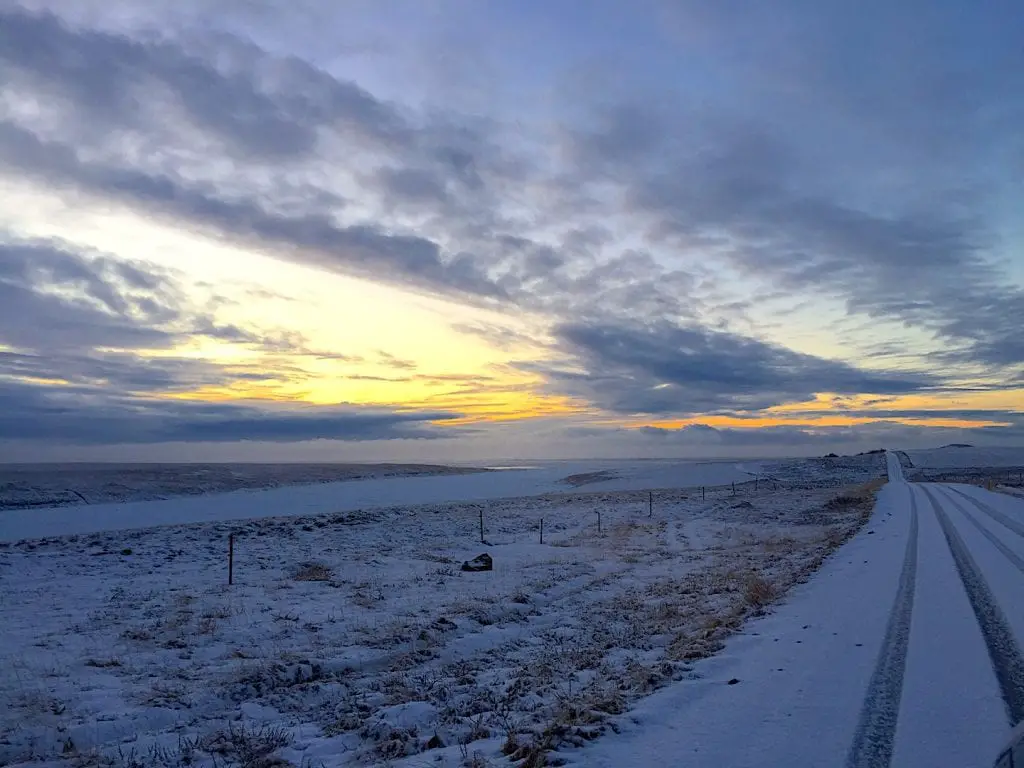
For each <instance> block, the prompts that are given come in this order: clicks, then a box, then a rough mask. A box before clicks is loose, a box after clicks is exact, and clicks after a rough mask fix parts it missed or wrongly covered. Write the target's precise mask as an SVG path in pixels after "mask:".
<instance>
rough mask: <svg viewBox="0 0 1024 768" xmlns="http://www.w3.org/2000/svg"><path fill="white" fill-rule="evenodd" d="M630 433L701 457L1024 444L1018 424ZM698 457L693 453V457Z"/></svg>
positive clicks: (890, 424) (707, 428)
mask: <svg viewBox="0 0 1024 768" xmlns="http://www.w3.org/2000/svg"><path fill="white" fill-rule="evenodd" d="M629 431H630V432H631V433H633V434H635V435H637V436H639V437H641V438H644V439H647V440H650V441H654V442H655V443H658V444H661V445H662V446H665V447H677V448H693V449H695V450H698V451H703V452H704V454H703V455H705V456H707V455H715V451H716V450H720V451H721V452H722V453H721V455H747V456H763V455H766V450H767V451H768V452H769V453H770V454H771V455H785V454H787V453H789V454H790V455H801V454H803V455H806V454H807V453H809V452H825V451H832V450H838V451H860V450H865V449H875V448H884V447H887V446H901V447H907V448H909V447H938V446H940V445H943V444H946V443H950V442H971V443H973V442H978V443H982V444H1002V445H1006V446H1013V445H1018V444H1019V441H1020V440H1021V439H1024V425H1022V424H1021V423H1017V424H1014V425H1013V426H1012V427H1008V428H1007V427H967V428H958V427H921V426H915V425H908V424H900V423H896V422H891V421H877V422H872V423H868V424H858V425H856V426H837V427H801V426H786V425H783V426H771V427H758V428H756V429H737V428H721V427H712V426H709V425H707V424H691V425H688V426H685V427H681V428H679V429H662V428H659V427H641V428H639V429H636V430H629ZM698 455H699V454H698Z"/></svg>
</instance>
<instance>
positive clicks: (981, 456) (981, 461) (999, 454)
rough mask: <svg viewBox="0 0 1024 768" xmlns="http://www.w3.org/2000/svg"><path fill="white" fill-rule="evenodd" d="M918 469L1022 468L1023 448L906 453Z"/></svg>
mask: <svg viewBox="0 0 1024 768" xmlns="http://www.w3.org/2000/svg"><path fill="white" fill-rule="evenodd" d="M906 454H907V455H908V456H909V457H910V459H911V461H913V463H914V466H915V467H917V468H920V469H963V468H968V467H1019V466H1024V448H985V447H970V448H957V447H950V446H947V447H944V448H933V449H929V450H918V451H907V452H906Z"/></svg>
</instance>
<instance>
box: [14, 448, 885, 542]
mask: <svg viewBox="0 0 1024 768" xmlns="http://www.w3.org/2000/svg"><path fill="white" fill-rule="evenodd" d="M876 466H877V462H876ZM595 469H596V470H597V471H595ZM763 471H764V468H763V467H762V466H761V464H758V463H750V462H743V463H737V462H686V461H633V462H621V463H618V464H611V463H609V462H549V463H546V464H541V465H539V466H536V467H533V468H530V469H515V470H505V471H497V472H475V473H470V474H455V475H445V476H417V477H403V476H398V477H386V478H369V479H363V480H354V481H345V482H336V483H321V484H318V485H300V486H292V487H284V488H271V489H269V490H243V491H236V492H232V493H220V494H207V495H201V496H200V495H193V496H183V497H179V498H172V499H167V500H160V501H135V502H128V503H120V504H90V505H88V506H76V507H63V508H22V509H9V510H5V511H0V541H12V540H18V539H27V538H41V537H45V536H56V535H61V534H70V533H91V532H95V531H110V530H124V529H129V528H144V527H152V526H156V525H173V524H180V523H200V522H213V521H218V520H238V519H253V518H260V517H279V516H285V515H312V514H327V513H334V512H344V511H352V510H358V509H370V508H375V507H389V506H396V505H409V504H424V503H441V502H457V501H479V500H484V499H500V498H510V497H519V496H528V495H538V494H543V493H552V492H558V491H564V490H567V489H570V488H573V487H580V488H586V489H587V490H606V491H626V490H643V489H648V488H655V489H657V488H685V487H692V486H701V485H706V486H714V485H719V484H731V483H733V482H735V483H738V484H740V485H742V484H743V483H746V482H752V481H751V478H753V477H756V476H757V474H758V472H763ZM863 474H864V472H863V468H862V467H861V466H860V465H859V464H856V465H851V466H850V467H849V468H846V467H845V466H838V467H833V468H832V469H831V474H829V477H830V478H832V479H831V480H829V482H832V483H833V484H835V483H838V482H840V481H841V480H842V479H845V478H848V477H859V476H861V475H863ZM595 475H597V477H595ZM580 476H583V482H582V483H580V482H568V479H569V478H574V477H575V478H579V477H580ZM816 476H817V475H816ZM776 485H777V484H776Z"/></svg>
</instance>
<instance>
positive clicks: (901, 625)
mask: <svg viewBox="0 0 1024 768" xmlns="http://www.w3.org/2000/svg"><path fill="white" fill-rule="evenodd" d="M907 490H908V491H909V492H910V534H909V536H908V538H907V551H906V554H905V555H904V556H903V570H902V571H901V572H900V581H899V586H898V587H897V589H896V600H895V601H894V602H893V606H892V611H891V612H890V614H889V623H888V625H887V626H886V629H885V639H884V640H883V641H882V650H881V651H880V652H879V654H878V662H877V663H876V665H875V671H874V673H873V674H872V675H871V682H870V683H869V684H868V691H867V694H866V695H865V697H864V706H863V707H862V708H861V711H860V719H859V721H858V723H857V730H856V732H855V733H854V736H853V745H852V746H851V747H850V752H849V754H848V755H847V758H846V766H847V768H886V767H887V766H888V765H889V761H890V760H891V759H892V752H893V744H894V742H895V738H896V721H897V718H898V717H899V712H900V697H901V696H902V695H903V673H904V671H905V670H906V667H907V648H908V646H909V644H910V617H911V614H912V613H913V610H914V584H915V581H916V579H917V499H916V498H915V497H914V491H913V488H912V487H911V486H910V485H907Z"/></svg>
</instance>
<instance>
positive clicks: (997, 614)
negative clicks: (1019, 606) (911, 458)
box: [924, 488, 1024, 725]
mask: <svg viewBox="0 0 1024 768" xmlns="http://www.w3.org/2000/svg"><path fill="white" fill-rule="evenodd" d="M924 492H925V495H927V496H928V500H929V501H930V502H931V505H932V510H933V511H934V512H935V516H936V517H937V518H938V520H939V525H940V526H941V527H942V532H943V534H944V535H945V536H946V543H947V544H948V545H949V550H950V552H951V553H952V554H953V561H954V562H955V563H956V569H957V571H958V572H959V573H960V580H961V581H962V582H963V584H964V589H965V590H967V598H968V599H969V600H970V602H971V608H972V609H973V610H974V616H975V618H977V620H978V626H979V627H980V628H981V634H982V636H983V637H984V638H985V645H986V646H987V647H988V655H989V658H990V659H991V661H992V668H993V670H994V671H995V673H996V679H997V680H998V681H999V690H1000V692H1001V693H1002V696H1003V703H1004V704H1005V705H1006V713H1007V715H1008V716H1009V718H1010V725H1016V724H1017V723H1019V722H1021V721H1022V720H1024V657H1022V656H1021V652H1020V648H1019V647H1018V645H1017V640H1016V639H1015V638H1014V636H1013V630H1011V629H1010V625H1009V622H1007V620H1006V616H1005V615H1004V614H1003V611H1002V609H1001V608H1000V607H999V604H998V603H997V602H996V599H995V596H994V595H993V594H992V590H991V589H989V586H988V583H987V582H986V581H985V577H984V576H982V574H981V571H980V570H979V569H978V565H977V563H975V562H974V558H973V557H972V556H971V553H970V550H968V548H967V545H966V544H965V543H964V540H963V539H962V538H961V537H960V534H959V533H958V532H957V530H956V528H955V527H954V526H953V523H952V522H951V521H950V519H949V515H947V514H946V513H945V511H943V510H942V509H941V508H940V506H939V503H938V502H937V501H936V499H935V496H934V495H933V494H932V492H931V491H930V490H929V489H928V488H924Z"/></svg>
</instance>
